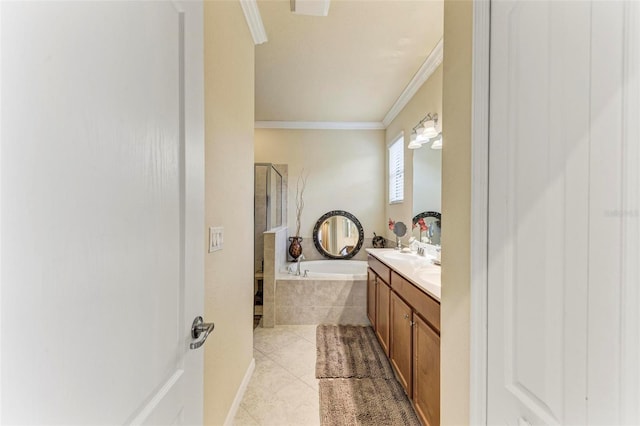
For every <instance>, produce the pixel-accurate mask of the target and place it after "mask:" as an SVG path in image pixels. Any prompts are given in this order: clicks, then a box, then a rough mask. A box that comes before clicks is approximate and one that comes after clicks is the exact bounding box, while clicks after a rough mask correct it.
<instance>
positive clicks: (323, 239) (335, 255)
mask: <svg viewBox="0 0 640 426" xmlns="http://www.w3.org/2000/svg"><path fill="white" fill-rule="evenodd" d="M363 242H364V230H363V229H362V225H361V224H360V221H359V220H358V219H356V217H355V216H354V215H352V214H351V213H349V212H346V211H343V210H333V211H330V212H328V213H325V214H324V215H322V217H320V219H318V221H317V222H316V225H315V226H314V228H313V244H315V246H316V248H317V249H318V251H319V252H320V254H322V255H323V256H324V257H328V258H329V259H349V258H351V257H353V256H355V255H356V254H357V253H358V252H359V251H360V248H362V243H363Z"/></svg>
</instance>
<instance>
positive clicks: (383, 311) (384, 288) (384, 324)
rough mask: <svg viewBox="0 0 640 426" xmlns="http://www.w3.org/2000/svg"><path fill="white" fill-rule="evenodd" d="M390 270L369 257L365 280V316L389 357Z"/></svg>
mask: <svg viewBox="0 0 640 426" xmlns="http://www.w3.org/2000/svg"><path fill="white" fill-rule="evenodd" d="M390 278H391V269H389V267H388V266H387V265H385V264H384V263H382V262H380V261H379V260H378V259H376V258H374V257H373V256H369V270H368V280H367V316H368V317H369V321H371V325H372V326H373V329H374V331H375V332H376V336H377V338H378V341H379V342H380V346H382V349H383V350H384V352H385V354H386V355H387V356H389V327H390V322H389V298H390V296H391V286H390V285H389V282H390Z"/></svg>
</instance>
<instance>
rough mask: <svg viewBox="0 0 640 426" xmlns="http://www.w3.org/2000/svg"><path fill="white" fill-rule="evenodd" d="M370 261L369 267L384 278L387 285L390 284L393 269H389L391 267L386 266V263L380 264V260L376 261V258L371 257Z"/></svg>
mask: <svg viewBox="0 0 640 426" xmlns="http://www.w3.org/2000/svg"><path fill="white" fill-rule="evenodd" d="M368 259H369V267H370V268H371V269H373V271H374V272H375V273H376V274H378V276H379V277H380V278H382V279H383V280H384V282H386V283H387V284H389V282H390V276H389V274H390V272H391V269H389V267H388V266H387V265H385V264H384V263H382V262H380V261H379V260H378V259H376V258H375V257H373V256H371V255H369V257H368Z"/></svg>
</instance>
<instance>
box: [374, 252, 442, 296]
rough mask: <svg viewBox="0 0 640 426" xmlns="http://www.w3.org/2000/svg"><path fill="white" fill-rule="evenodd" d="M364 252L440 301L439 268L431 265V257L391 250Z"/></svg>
mask: <svg viewBox="0 0 640 426" xmlns="http://www.w3.org/2000/svg"><path fill="white" fill-rule="evenodd" d="M366 251H367V253H369V254H370V255H371V256H373V257H375V258H376V259H378V260H379V261H381V262H382V263H384V264H385V265H387V266H388V267H390V268H391V269H393V270H394V271H396V272H397V273H398V274H400V275H402V277H404V278H405V279H407V280H408V281H410V282H411V283H413V284H414V285H416V286H417V287H418V288H420V289H422V290H423V291H425V292H427V293H428V294H429V295H430V296H432V297H433V298H435V299H436V300H437V301H438V302H439V301H440V289H441V284H440V266H438V265H434V264H433V262H432V260H433V257H431V256H419V255H417V254H415V253H413V252H404V251H402V252H401V251H398V250H395V249H391V248H384V249H375V248H368V249H366Z"/></svg>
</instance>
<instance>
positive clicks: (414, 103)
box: [384, 65, 446, 240]
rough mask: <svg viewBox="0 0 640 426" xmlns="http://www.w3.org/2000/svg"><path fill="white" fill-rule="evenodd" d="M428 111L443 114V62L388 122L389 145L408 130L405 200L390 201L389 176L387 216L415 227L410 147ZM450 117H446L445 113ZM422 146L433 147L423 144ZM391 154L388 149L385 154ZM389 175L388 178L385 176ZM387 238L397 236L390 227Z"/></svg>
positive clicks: (409, 226)
mask: <svg viewBox="0 0 640 426" xmlns="http://www.w3.org/2000/svg"><path fill="white" fill-rule="evenodd" d="M428 112H435V113H438V116H439V117H441V116H442V65H440V66H439V67H438V68H437V69H436V70H435V71H434V72H433V74H432V75H431V76H430V77H429V79H428V80H427V81H426V82H425V83H424V84H423V85H422V87H420V89H419V90H418V91H417V92H416V94H415V95H414V96H413V98H411V101H409V103H408V104H407V105H406V106H405V107H404V108H403V110H402V111H401V112H400V114H398V116H397V117H396V118H395V119H394V120H393V121H392V122H391V123H390V124H389V126H387V131H386V146H387V147H388V146H389V145H391V143H392V142H393V141H394V140H395V139H396V137H397V136H398V135H399V134H400V132H401V131H404V139H405V143H404V173H405V175H404V202H402V203H399V204H389V202H388V200H389V188H388V185H387V182H386V180H385V186H384V194H385V196H384V197H385V198H384V206H385V207H386V208H385V219H386V221H388V220H389V218H391V219H393V220H394V221H401V222H404V223H405V224H406V225H407V228H408V230H409V231H411V219H412V218H413V216H414V211H413V152H414V151H413V150H412V149H409V148H407V145H408V144H409V138H410V137H411V130H412V129H413V127H414V126H415V125H416V124H418V122H419V121H420V120H421V119H422V118H424V116H425V115H426V114H427V113H428ZM445 119H446V117H445ZM420 149H430V148H428V147H423V148H420ZM386 156H387V153H386V150H385V158H386ZM385 170H386V172H385V176H386V175H387V174H388V165H387V164H386V161H385ZM385 179H386V178H385ZM386 229H387V231H386V235H387V238H388V239H390V240H395V236H394V235H393V233H392V232H391V231H390V230H389V229H388V227H387V228H386Z"/></svg>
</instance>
